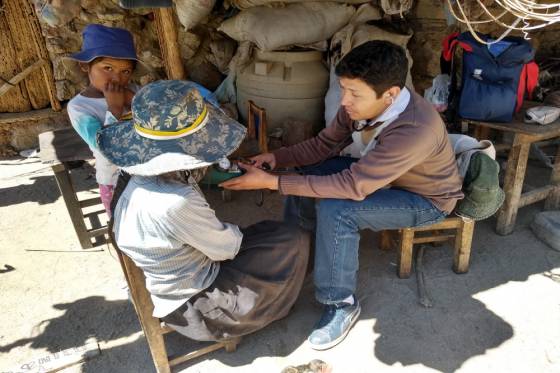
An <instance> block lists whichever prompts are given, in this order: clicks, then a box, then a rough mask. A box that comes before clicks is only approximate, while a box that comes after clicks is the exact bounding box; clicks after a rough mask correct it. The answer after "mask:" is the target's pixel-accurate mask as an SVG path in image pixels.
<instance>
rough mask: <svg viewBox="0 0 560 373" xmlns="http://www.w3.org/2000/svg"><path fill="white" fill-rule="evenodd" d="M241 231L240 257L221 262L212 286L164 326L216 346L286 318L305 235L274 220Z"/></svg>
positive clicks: (305, 251) (300, 273) (302, 263)
mask: <svg viewBox="0 0 560 373" xmlns="http://www.w3.org/2000/svg"><path fill="white" fill-rule="evenodd" d="M241 231H242V232H243V240H242V242H241V248H240V250H239V253H238V254H237V256H236V257H235V258H234V259H232V260H226V261H223V262H221V263H220V271H219V272H218V276H217V277H216V279H215V280H214V282H213V283H212V285H211V286H210V287H208V288H207V289H205V290H203V291H202V292H200V293H198V294H197V295H195V296H193V297H192V298H191V299H190V300H189V301H188V302H186V303H185V304H184V305H183V306H181V307H180V308H178V309H177V310H175V311H174V312H172V313H171V314H169V315H168V316H166V317H164V318H162V321H164V322H165V323H166V324H168V325H169V326H170V327H172V328H173V329H175V330H177V331H178V332H179V333H181V334H184V335H186V336H187V337H189V338H191V339H195V340H200V341H220V340H227V339H230V338H234V337H238V336H242V335H246V334H249V333H252V332H254V331H257V330H259V329H262V328H264V327H265V326H267V325H268V324H270V323H271V322H273V321H275V320H278V319H281V318H283V317H285V316H287V315H288V312H289V311H290V308H291V307H292V305H293V304H294V303H295V301H296V299H297V297H298V295H299V292H300V290H301V286H302V284H303V280H304V277H305V272H306V267H307V261H308V257H309V234H308V233H307V232H305V231H303V230H301V229H300V228H298V227H296V226H292V225H287V224H285V223H282V222H276V221H263V222H260V223H257V224H254V225H251V226H249V227H247V228H244V229H242V230H241Z"/></svg>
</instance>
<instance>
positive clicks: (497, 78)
mask: <svg viewBox="0 0 560 373" xmlns="http://www.w3.org/2000/svg"><path fill="white" fill-rule="evenodd" d="M478 36H479V37H480V38H481V39H482V40H484V41H491V40H492V39H491V38H490V37H489V36H488V35H482V34H478ZM457 45H459V46H460V47H461V48H462V49H463V68H462V72H463V74H462V80H461V88H460V91H459V92H458V94H459V98H458V107H457V113H458V114H459V116H460V117H461V118H465V119H473V120H480V121H490V122H510V121H511V120H512V119H513V115H514V113H515V112H517V111H519V110H520V109H521V105H522V104H523V99H524V96H525V92H528V94H529V97H531V96H532V93H533V90H534V88H535V87H536V85H537V81H538V75H539V68H538V66H537V64H536V63H535V62H533V58H534V56H535V51H534V49H533V47H532V46H531V44H529V43H528V42H527V41H526V40H525V39H523V38H519V37H506V38H504V39H503V40H501V41H499V42H497V43H495V44H491V45H485V44H482V43H479V42H478V41H477V40H476V39H475V38H474V37H473V36H472V35H471V33H470V32H464V33H462V34H459V33H454V34H451V35H449V36H448V37H447V38H445V39H444V41H443V52H442V63H443V64H442V69H444V64H445V63H446V62H447V63H449V64H450V75H451V81H452V83H451V91H450V103H451V102H452V99H453V98H454V93H455V92H454V90H455V89H454V86H455V81H456V78H455V77H454V75H455V74H454V63H453V55H454V51H455V47H456V46H457ZM448 68H449V67H448Z"/></svg>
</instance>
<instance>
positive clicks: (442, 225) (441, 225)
mask: <svg viewBox="0 0 560 373" xmlns="http://www.w3.org/2000/svg"><path fill="white" fill-rule="evenodd" d="M460 224H461V218H459V217H448V218H445V219H444V220H442V221H440V222H438V223H435V224H430V225H424V226H421V227H414V228H412V229H414V231H415V232H424V231H432V230H436V229H438V230H443V229H454V228H457V227H458V226H459V225H460Z"/></svg>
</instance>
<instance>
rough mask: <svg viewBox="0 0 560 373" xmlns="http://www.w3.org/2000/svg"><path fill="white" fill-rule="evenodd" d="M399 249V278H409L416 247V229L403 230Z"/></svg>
mask: <svg viewBox="0 0 560 373" xmlns="http://www.w3.org/2000/svg"><path fill="white" fill-rule="evenodd" d="M400 232H401V242H400V248H399V261H398V273H397V274H398V276H399V278H409V277H410V270H411V269H412V248H413V246H414V243H413V241H414V228H403V229H401V230H400Z"/></svg>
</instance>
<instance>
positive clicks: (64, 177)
mask: <svg viewBox="0 0 560 373" xmlns="http://www.w3.org/2000/svg"><path fill="white" fill-rule="evenodd" d="M53 172H54V177H55V178H56V183H57V184H58V188H59V189H60V194H62V198H63V199H64V203H65V204H66V209H67V210H68V215H70V220H71V221H72V225H73V226H74V230H75V231H76V235H77V236H78V240H79V241H80V245H81V246H82V249H90V248H92V247H93V245H92V244H91V240H90V236H89V235H88V231H87V228H86V225H85V223H84V217H83V215H82V210H81V209H80V205H79V203H78V198H77V197H76V192H75V190H74V186H73V185H72V179H71V178H70V174H69V173H68V169H67V168H66V167H65V166H64V164H57V165H56V167H53Z"/></svg>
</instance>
